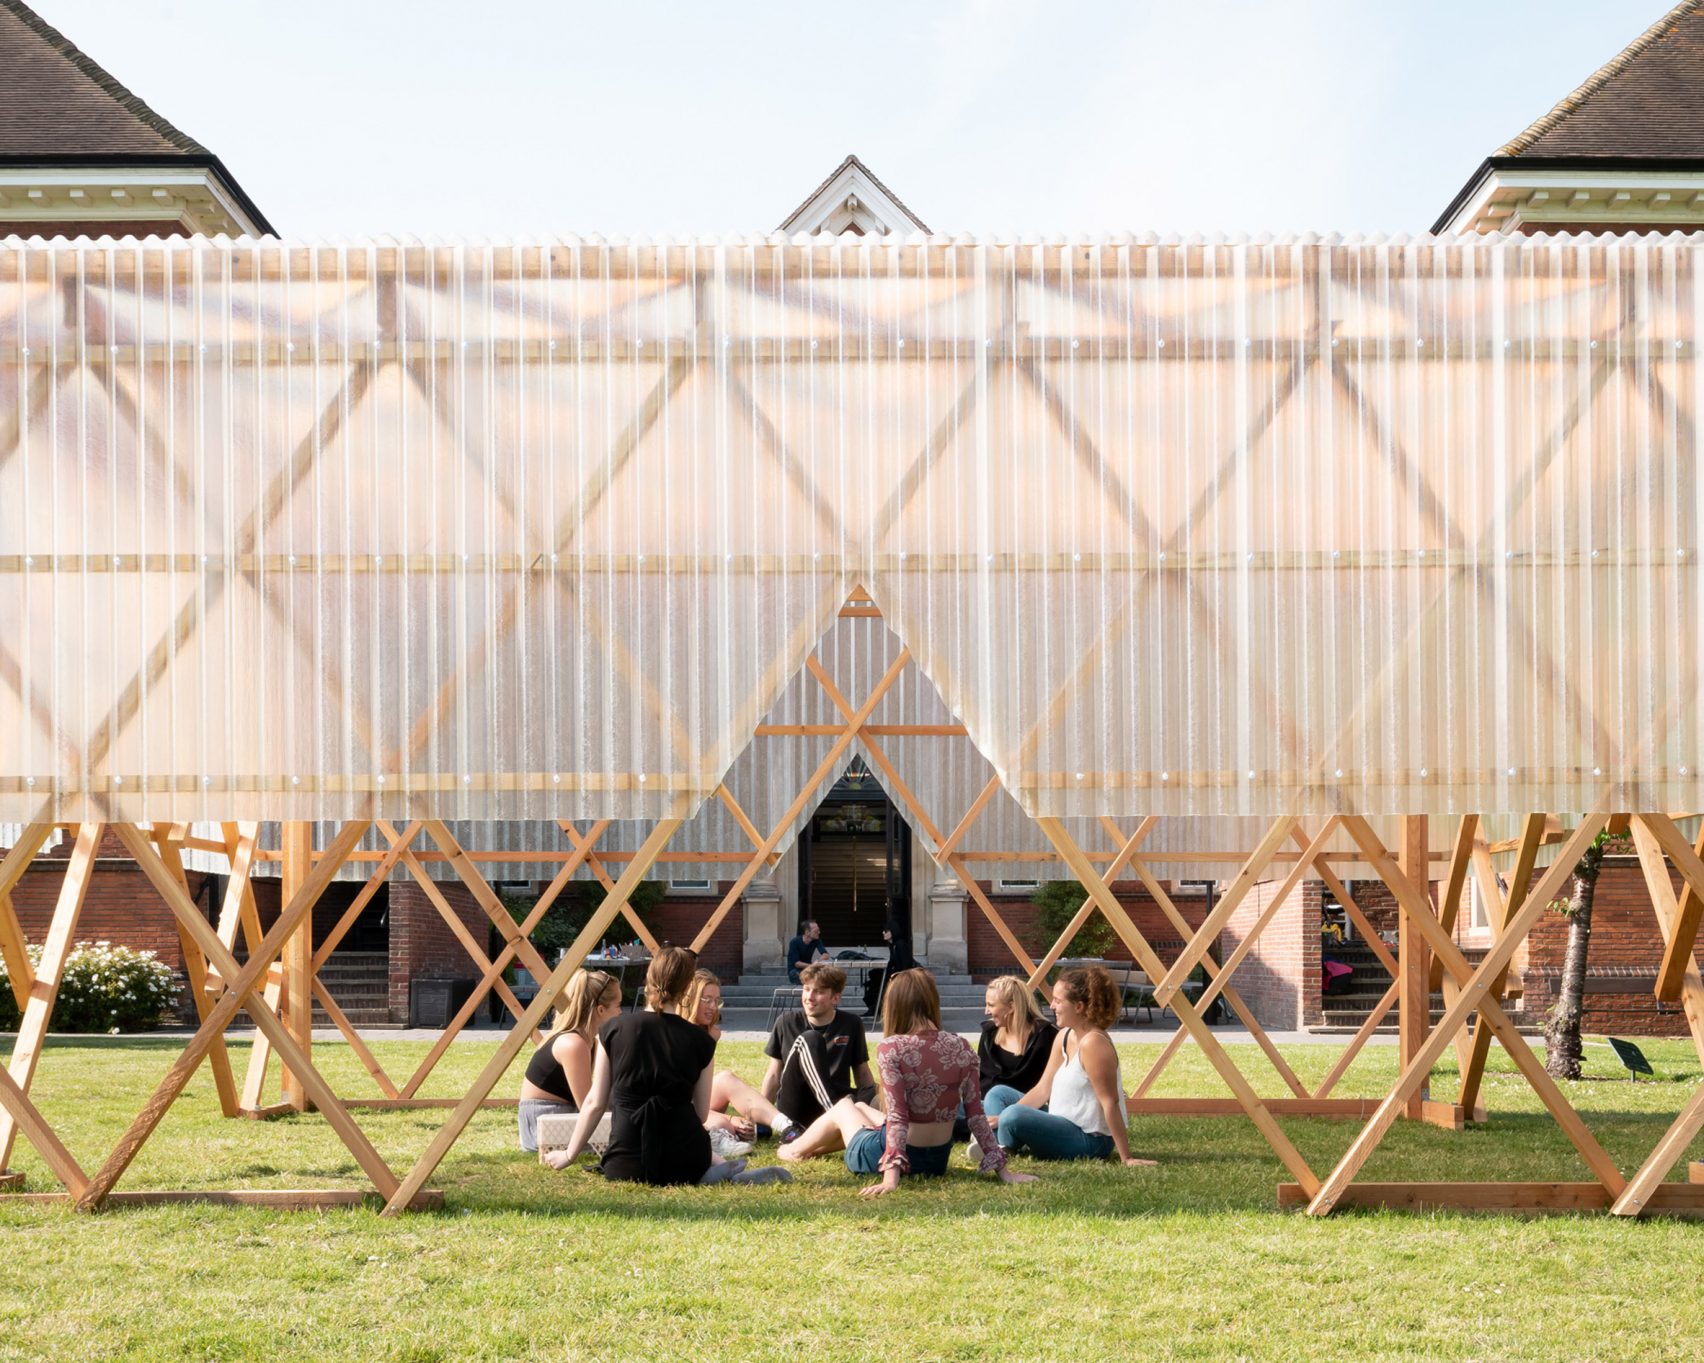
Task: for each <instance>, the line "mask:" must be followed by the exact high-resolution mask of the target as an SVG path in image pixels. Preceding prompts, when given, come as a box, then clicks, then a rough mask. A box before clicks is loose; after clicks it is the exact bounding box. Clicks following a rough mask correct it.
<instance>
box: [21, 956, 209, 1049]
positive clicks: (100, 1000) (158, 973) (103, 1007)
mask: <svg viewBox="0 0 1704 1363" xmlns="http://www.w3.org/2000/svg"><path fill="white" fill-rule="evenodd" d="M29 954H30V964H31V965H32V966H34V967H36V968H38V969H39V968H40V966H41V948H40V947H30V948H29ZM177 995H178V986H177V982H176V981H175V980H174V979H173V977H172V971H171V967H170V966H168V965H166V964H165V962H163V961H161V960H160V959H159V957H157V956H156V955H155V954H154V953H153V952H151V951H134V950H132V949H131V948H130V947H121V946H115V945H113V943H111V942H78V943H77V944H76V946H74V947H72V949H71V954H70V956H68V957H67V958H66V961H65V975H64V978H63V979H62V980H61V982H60V985H59V999H58V1001H57V1002H56V1003H55V1004H54V1006H53V1018H52V1020H51V1021H50V1022H49V1024H48V1026H49V1027H51V1028H52V1029H53V1030H54V1031H56V1032H140V1031H144V1030H146V1029H147V1028H149V1027H153V1026H156V1025H157V1024H158V1023H159V1022H160V1021H161V1020H162V1019H163V1018H165V1017H166V1016H167V1014H169V1013H170V1011H171V1009H172V1006H173V1004H175V1003H176V1002H177ZM17 1025H18V1004H17V1000H16V998H15V997H14V996H13V994H12V981H11V979H10V978H9V977H8V976H7V973H6V964H5V960H4V958H3V957H0V1029H11V1028H14V1027H16V1026H17Z"/></svg>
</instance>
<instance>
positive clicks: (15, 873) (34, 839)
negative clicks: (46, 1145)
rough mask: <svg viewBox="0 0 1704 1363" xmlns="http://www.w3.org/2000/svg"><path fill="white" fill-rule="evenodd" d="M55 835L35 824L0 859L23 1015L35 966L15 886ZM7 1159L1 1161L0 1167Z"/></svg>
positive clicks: (12, 975) (2, 944) (3, 934)
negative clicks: (17, 907) (16, 906)
mask: <svg viewBox="0 0 1704 1363" xmlns="http://www.w3.org/2000/svg"><path fill="white" fill-rule="evenodd" d="M52 835H53V825H52V824H50V823H33V824H30V825H29V826H28V827H26V828H25V829H24V831H23V834H22V836H20V837H19V839H18V841H17V842H16V843H15V844H14V845H13V847H12V849H11V850H10V851H9V852H7V853H6V859H5V861H3V862H0V958H3V959H4V960H5V962H6V977H7V979H9V980H10V981H11V983H12V997H13V999H15V1000H16V1001H17V1005H18V1012H19V1014H20V1015H21V1014H22V1013H23V1012H24V1011H25V1010H26V1009H27V1008H28V1007H29V1006H30V991H31V990H32V989H33V988H34V987H35V967H34V966H32V965H31V964H30V956H29V951H28V949H27V944H26V943H25V941H24V930H23V928H22V927H21V926H20V925H19V923H18V915H17V913H16V912H15V911H14V910H13V908H12V888H13V886H15V885H16V884H17V883H18V881H19V879H21V878H22V876H23V874H24V872H25V871H27V870H29V867H30V862H31V861H33V860H34V859H35V854H36V853H37V852H39V851H40V850H41V848H42V845H43V844H44V843H46V841H47V840H48V838H49V837H51V836H52ZM4 1166H5V1162H4V1161H0V1168H4Z"/></svg>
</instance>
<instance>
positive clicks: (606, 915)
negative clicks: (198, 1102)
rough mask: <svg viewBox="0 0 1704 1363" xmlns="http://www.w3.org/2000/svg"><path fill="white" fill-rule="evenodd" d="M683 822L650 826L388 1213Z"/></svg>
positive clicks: (509, 1059)
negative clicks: (630, 859) (599, 903)
mask: <svg viewBox="0 0 1704 1363" xmlns="http://www.w3.org/2000/svg"><path fill="white" fill-rule="evenodd" d="M680 825H681V820H679V819H663V820H660V821H659V822H658V824H657V826H656V827H655V828H654V829H652V830H651V833H650V836H648V837H647V838H646V839H645V841H644V843H643V844H641V846H640V848H639V850H638V851H637V852H635V853H634V855H633V860H632V861H630V862H628V863H627V869H626V870H625V871H623V872H622V873H621V879H620V880H618V881H616V883H615V888H614V889H613V890H611V891H610V893H609V894H608V895H607V896H606V897H605V899H604V902H603V903H602V904H601V905H599V906H598V910H597V912H596V913H594V914H593V915H592V917H591V921H590V922H588V923H587V924H586V926H585V927H584V928H582V929H581V930H580V935H579V936H578V937H576V938H575V939H574V941H573V942H572V943H571V944H570V945H569V947H568V948H567V950H566V951H564V952H563V954H562V960H561V962H560V963H559V964H558V965H557V967H556V969H555V970H554V971H552V972H551V973H550V975H549V977H548V978H546V979H543V980H542V981H541V983H540V985H539V990H538V995H537V997H536V998H534V999H533V1001H532V1004H531V1005H530V1006H529V1007H528V1008H527V1010H526V1011H525V1012H524V1013H522V1014H520V1016H519V1019H518V1020H517V1021H516V1023H515V1025H514V1026H513V1027H512V1028H510V1029H509V1034H508V1035H507V1036H505V1037H504V1038H503V1041H502V1044H501V1045H499V1046H498V1047H497V1053H496V1054H495V1055H493V1056H492V1057H491V1059H490V1061H488V1062H487V1064H486V1066H485V1068H484V1069H483V1070H481V1071H480V1072H479V1077H478V1078H477V1079H475V1080H474V1081H473V1086H472V1087H471V1088H470V1089H469V1090H468V1092H467V1094H466V1096H465V1097H463V1098H462V1100H461V1101H460V1102H459V1103H457V1104H456V1107H455V1110H454V1111H453V1112H452V1113H451V1114H450V1116H449V1120H448V1121H446V1122H445V1123H444V1125H443V1126H442V1127H441V1128H440V1129H439V1131H438V1134H437V1135H435V1136H434V1137H433V1138H432V1141H431V1143H430V1144H429V1145H428V1146H427V1147H426V1149H425V1151H424V1152H423V1153H422V1154H421V1156H420V1158H419V1159H418V1160H417V1161H415V1164H414V1167H413V1168H412V1169H410V1170H409V1171H408V1173H407V1175H406V1176H405V1177H404V1178H403V1180H402V1182H401V1183H400V1184H399V1185H397V1188H396V1190H395V1192H394V1193H392V1194H391V1195H390V1199H389V1201H388V1202H386V1204H385V1212H384V1214H385V1215H386V1216H394V1215H396V1214H397V1213H398V1212H400V1211H401V1210H403V1209H404V1208H405V1207H407V1206H409V1205H410V1204H411V1203H412V1202H413V1201H414V1198H415V1196H416V1195H417V1194H418V1193H419V1192H420V1191H421V1189H422V1188H424V1187H425V1186H426V1180H427V1179H429V1178H430V1177H432V1171H433V1170H434V1169H436V1168H437V1167H438V1165H439V1163H440V1162H441V1161H442V1160H443V1158H444V1156H445V1154H447V1153H448V1151H449V1149H450V1147H451V1146H452V1145H454V1144H455V1143H456V1141H457V1140H458V1139H459V1138H460V1136H461V1133H462V1132H463V1131H464V1130H466V1129H467V1124H468V1123H469V1122H470V1121H472V1120H473V1115H474V1113H476V1112H478V1111H479V1109H480V1108H481V1107H482V1106H483V1105H484V1103H485V1100H486V1099H487V1098H488V1097H490V1095H491V1090H492V1089H494V1088H495V1087H496V1086H497V1083H498V1081H499V1080H501V1079H502V1078H503V1076H504V1074H505V1073H507V1072H508V1069H509V1066H510V1065H511V1064H513V1063H514V1059H515V1057H516V1056H517V1055H519V1054H520V1052H521V1047H522V1046H523V1045H525V1044H526V1042H527V1039H528V1038H529V1037H531V1036H532V1035H533V1032H534V1031H535V1029H536V1028H537V1027H538V1025H539V1023H541V1022H542V1021H544V1017H545V1014H546V1013H548V1012H549V1011H550V1010H551V1008H552V1007H553V1006H554V1005H555V1003H556V999H557V996H558V995H559V994H561V992H562V990H563V988H564V987H565V986H566V985H567V983H568V981H569V979H570V978H572V976H573V974H574V972H575V971H576V970H578V969H579V968H580V967H581V965H582V964H584V962H585V959H586V954H587V953H588V952H589V951H591V949H592V948H593V947H594V946H596V945H597V943H598V941H599V939H601V938H602V937H603V934H604V932H605V930H607V929H608V927H609V925H610V924H611V923H613V922H614V921H615V919H616V915H617V914H619V913H620V912H621V906H622V905H623V904H625V903H626V902H627V900H628V898H629V896H631V895H632V893H633V891H634V889H635V888H636V887H637V886H638V884H639V882H640V881H641V880H643V879H644V878H645V874H646V872H648V871H649V870H650V869H651V865H652V863H653V862H655V861H656V859H657V857H658V855H659V854H661V852H662V850H663V848H664V846H665V845H666V844H667V843H668V840H669V839H670V838H672V837H673V836H674V835H675V832H676V830H677V829H679V828H680Z"/></svg>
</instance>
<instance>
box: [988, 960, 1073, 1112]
mask: <svg viewBox="0 0 1704 1363" xmlns="http://www.w3.org/2000/svg"><path fill="white" fill-rule="evenodd" d="M982 1002H983V1007H984V1008H986V1009H987V1011H988V1019H987V1021H985V1022H984V1023H983V1024H982V1036H981V1037H980V1038H979V1039H978V1041H977V1043H976V1058H977V1061H978V1064H979V1078H980V1082H981V1085H982V1096H983V1098H985V1099H986V1098H987V1097H988V1094H989V1092H990V1091H991V1090H992V1089H994V1088H995V1087H996V1086H997V1085H1000V1084H1005V1085H1007V1086H1008V1087H1010V1088H1015V1089H1017V1090H1018V1092H1020V1093H1027V1092H1028V1091H1029V1090H1030V1089H1032V1088H1033V1087H1035V1084H1036V1082H1037V1081H1038V1080H1039V1079H1040V1078H1041V1076H1042V1075H1043V1074H1044V1073H1046V1071H1047V1057H1048V1056H1049V1055H1050V1054H1051V1053H1052V1050H1053V1038H1054V1037H1056V1036H1057V1035H1058V1034H1059V1029H1058V1028H1057V1027H1055V1026H1054V1025H1053V1024H1052V1023H1051V1022H1049V1021H1048V1020H1047V1019H1046V1018H1044V1017H1043V1016H1042V1015H1041V1009H1040V1007H1039V1006H1038V1005H1037V1004H1036V1001H1035V990H1033V989H1031V988H1030V987H1029V982H1028V981H1027V980H1025V979H1023V978H1022V977H1021V976H1018V975H1001V976H1000V977H999V978H998V979H994V980H990V981H989V983H988V992H987V993H986V994H985V995H984V996H983V1000H982Z"/></svg>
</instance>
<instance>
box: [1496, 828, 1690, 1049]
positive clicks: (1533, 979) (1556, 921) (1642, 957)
mask: <svg viewBox="0 0 1704 1363" xmlns="http://www.w3.org/2000/svg"><path fill="white" fill-rule="evenodd" d="M1539 874H1542V873H1541V872H1535V873H1534V879H1537V877H1538V875H1539ZM1669 880H1670V883H1672V884H1673V886H1674V887H1675V891H1676V893H1678V892H1679V890H1680V886H1681V880H1680V876H1679V873H1678V872H1676V871H1674V870H1673V869H1672V868H1671V869H1670V871H1669ZM1571 889H1572V882H1568V883H1567V884H1566V885H1565V886H1564V889H1563V894H1564V895H1565V894H1567V893H1568V892H1569V891H1570V890H1571ZM1567 949H1568V920H1567V918H1566V917H1565V916H1564V915H1562V914H1559V913H1545V914H1544V915H1543V916H1542V917H1540V918H1539V920H1538V924H1537V926H1535V927H1534V928H1533V930H1532V935H1531V936H1530V937H1528V938H1527V947H1526V953H1525V960H1524V961H1521V962H1520V964H1521V967H1522V970H1521V973H1522V981H1523V983H1524V985H1525V987H1526V1005H1525V1006H1526V1011H1527V1013H1528V1014H1529V1016H1532V1017H1536V1018H1540V1019H1542V1018H1543V1016H1544V1015H1545V1013H1546V1012H1548V1011H1549V1009H1550V1007H1551V1005H1552V1004H1553V1003H1554V1002H1555V998H1556V991H1557V989H1558V987H1559V984H1560V979H1561V972H1562V959H1563V956H1564V955H1565V954H1566V952H1567ZM1662 959H1663V943H1662V934H1661V933H1660V932H1659V931H1658V928H1657V918H1656V914H1655V912H1654V911H1653V910H1652V908H1651V896H1650V892H1649V891H1648V890H1646V888H1645V877H1644V873H1643V872H1642V871H1641V870H1640V869H1639V863H1638V861H1637V860H1636V859H1635V858H1633V857H1605V858H1604V862H1603V869H1602V871H1601V872H1599V874H1598V881H1597V895H1596V897H1595V898H1594V900H1593V902H1592V941H1591V950H1590V953H1589V954H1588V956H1587V958H1586V979H1587V984H1588V992H1587V993H1586V996H1585V1015H1584V1018H1583V1021H1582V1029H1583V1030H1584V1031H1587V1032H1614V1033H1630V1034H1632V1035H1635V1036H1684V1035H1686V1033H1687V1027H1686V1015H1685V1014H1684V1013H1683V1012H1682V1011H1681V1007H1680V1005H1679V1004H1678V1003H1671V1004H1662V1005H1660V1006H1659V1005H1658V1003H1657V1000H1656V998H1655V996H1654V995H1653V993H1652V987H1653V985H1654V983H1655V980H1656V973H1657V967H1658V966H1660V965H1661V964H1662ZM1593 983H1596V984H1598V985H1599V987H1603V986H1605V985H1610V986H1614V987H1615V988H1616V991H1617V992H1613V993H1597V992H1592V991H1591V989H1590V986H1591V985H1592V984H1593Z"/></svg>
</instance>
